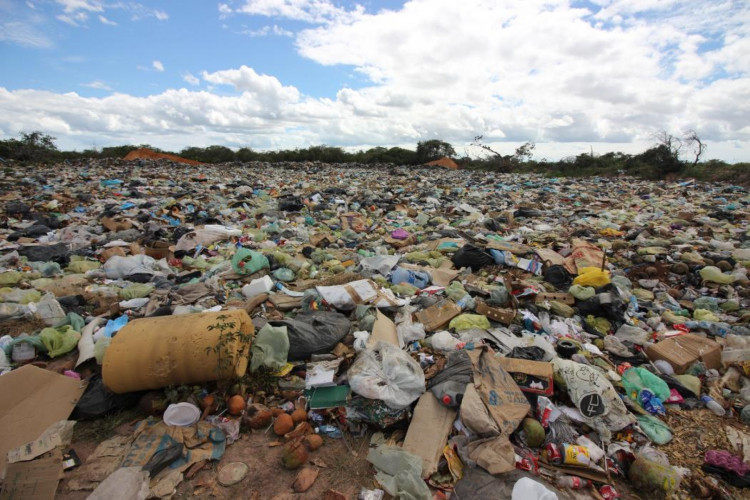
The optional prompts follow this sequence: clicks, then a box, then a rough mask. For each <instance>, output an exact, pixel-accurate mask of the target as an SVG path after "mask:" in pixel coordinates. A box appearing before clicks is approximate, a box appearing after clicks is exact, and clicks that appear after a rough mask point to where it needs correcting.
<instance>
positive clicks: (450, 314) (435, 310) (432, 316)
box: [415, 300, 461, 332]
mask: <svg viewBox="0 0 750 500" xmlns="http://www.w3.org/2000/svg"><path fill="white" fill-rule="evenodd" d="M459 314H461V306H459V305H458V304H456V303H455V302H453V301H452V300H444V301H443V302H439V303H437V304H435V305H433V306H430V307H428V308H427V309H424V310H422V311H419V312H418V313H416V314H415V316H416V317H417V321H419V322H420V323H422V324H423V325H424V331H426V332H435V331H437V330H440V329H441V328H444V327H445V326H447V325H448V323H450V320H452V319H453V318H455V317H456V316H458V315H459Z"/></svg>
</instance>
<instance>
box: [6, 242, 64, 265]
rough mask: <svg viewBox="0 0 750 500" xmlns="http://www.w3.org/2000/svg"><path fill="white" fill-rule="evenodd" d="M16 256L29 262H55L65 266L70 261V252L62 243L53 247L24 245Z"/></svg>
mask: <svg viewBox="0 0 750 500" xmlns="http://www.w3.org/2000/svg"><path fill="white" fill-rule="evenodd" d="M18 254H19V255H21V256H23V257H26V258H27V259H29V261H30V262H49V261H52V262H57V263H58V264H60V265H61V266H67V265H68V262H69V261H70V250H68V246H67V245H66V244H64V243H57V244H55V245H25V246H22V247H21V248H19V249H18Z"/></svg>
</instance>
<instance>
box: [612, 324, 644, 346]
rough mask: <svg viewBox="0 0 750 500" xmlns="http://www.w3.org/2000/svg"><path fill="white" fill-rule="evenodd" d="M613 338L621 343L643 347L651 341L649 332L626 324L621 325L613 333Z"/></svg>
mask: <svg viewBox="0 0 750 500" xmlns="http://www.w3.org/2000/svg"><path fill="white" fill-rule="evenodd" d="M615 337H617V338H618V339H620V340H621V341H627V342H632V343H633V344H638V345H645V344H646V343H647V342H649V341H651V334H650V333H649V332H647V331H646V330H644V329H643V328H638V327H637V326H631V325H628V324H623V325H622V326H621V327H620V328H618V329H617V331H616V332H615Z"/></svg>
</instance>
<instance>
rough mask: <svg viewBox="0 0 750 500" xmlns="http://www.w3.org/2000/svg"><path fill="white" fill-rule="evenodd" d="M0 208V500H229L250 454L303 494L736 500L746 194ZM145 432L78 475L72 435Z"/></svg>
mask: <svg viewBox="0 0 750 500" xmlns="http://www.w3.org/2000/svg"><path fill="white" fill-rule="evenodd" d="M0 182H1V183H2V185H3V186H2V187H3V189H2V190H0V192H2V193H4V194H3V195H1V196H0V203H2V204H3V206H4V214H5V218H4V220H3V225H2V228H0V331H2V332H4V333H5V335H3V336H2V337H1V338H0V347H1V349H0V370H2V372H3V375H2V376H0V388H1V390H2V394H3V395H4V397H3V401H2V402H1V403H0V415H2V418H3V424H4V425H2V426H0V475H2V477H3V478H4V480H3V488H4V490H5V491H13V492H15V493H16V494H21V495H23V493H24V492H29V491H32V489H33V491H36V492H42V493H39V494H40V495H42V496H44V495H45V494H46V495H47V497H49V498H52V497H53V496H54V494H55V491H56V490H57V488H58V481H59V478H60V475H61V474H60V473H61V471H62V470H65V473H64V477H65V488H67V489H68V490H75V491H90V492H91V497H89V498H105V497H108V496H112V494H118V495H124V496H118V497H121V498H125V497H127V498H147V497H149V496H150V497H169V496H171V495H173V494H174V492H175V491H176V488H177V487H178V485H179V484H180V483H181V482H182V481H184V480H185V477H188V478H190V477H192V476H193V475H195V473H196V472H197V471H198V470H200V469H201V468H202V467H205V466H206V464H207V463H211V462H217V461H218V462H219V464H220V466H219V468H218V471H217V474H218V478H219V479H218V481H219V483H220V484H222V485H224V486H227V487H229V486H231V485H233V484H238V483H239V482H240V481H242V480H243V478H244V477H245V475H246V474H247V473H248V467H247V465H246V464H243V463H241V462H232V463H228V464H225V463H223V462H221V458H222V456H223V455H224V453H225V452H226V450H227V448H228V447H230V446H242V441H239V442H238V440H239V439H241V436H242V435H243V434H247V433H254V432H260V433H266V434H267V435H268V438H269V441H270V440H275V441H274V442H273V443H271V444H275V445H278V446H281V447H283V451H282V455H281V456H282V459H281V460H280V463H269V464H267V466H268V467H269V468H275V467H277V468H280V469H281V468H284V469H295V470H296V469H299V470H300V472H299V474H298V476H297V479H296V480H295V482H294V485H293V490H294V491H295V492H304V491H306V490H307V489H308V488H310V486H311V485H312V483H313V482H314V481H315V480H316V478H317V475H318V468H317V467H316V466H315V460H314V457H315V454H316V453H318V452H317V451H316V450H318V449H319V448H320V447H321V446H323V447H325V446H326V443H327V442H328V441H330V440H334V441H335V440H340V439H346V436H359V437H362V436H372V439H371V440H370V444H371V446H370V450H369V453H368V454H367V460H368V461H369V462H370V463H371V464H372V470H373V476H372V478H371V481H369V483H368V485H367V486H366V487H363V488H362V489H361V491H360V492H359V497H360V498H366V499H377V498H384V495H386V494H387V495H390V496H392V497H398V498H413V499H430V498H446V497H447V496H448V495H450V497H451V498H458V499H464V498H467V499H468V498H471V499H477V498H514V499H515V498H518V499H520V498H523V499H528V498H545V499H551V498H573V496H572V495H573V494H572V493H571V490H579V491H578V493H577V494H578V495H584V496H588V495H593V496H594V497H596V498H607V499H613V498H624V497H626V496H627V495H628V493H629V492H631V491H633V492H638V491H640V492H642V493H643V494H654V492H656V493H657V494H662V495H669V494H678V493H679V494H682V495H690V496H692V497H694V498H704V497H705V498H708V497H712V496H714V497H722V495H725V496H724V497H722V498H726V497H727V495H728V497H731V496H732V495H733V494H735V493H736V492H737V491H739V490H738V488H744V487H746V486H748V485H750V474H749V472H750V430H748V429H747V427H746V426H747V425H749V424H750V324H749V323H750V282H749V281H748V277H747V271H748V269H749V268H750V227H748V215H749V214H750V207H749V205H750V195H748V192H747V191H746V190H744V189H743V188H741V187H738V186H732V185H726V184H708V183H695V182H691V181H687V182H660V183H651V182H645V181H639V180H635V179H632V178H622V179H618V180H612V179H602V178H589V179H575V180H570V179H555V178H543V177H539V176H533V175H502V174H492V175H488V174H487V173H484V172H482V173H475V172H466V171H459V170H449V169H415V168H411V167H410V168H406V167H391V168H388V169H380V170H373V169H367V168H361V167H359V166H357V165H348V166H346V167H342V166H331V165H325V164H320V163H300V164H275V165H270V164H265V163H252V164H244V165H235V164H226V165H216V166H208V165H199V166H186V165H182V164H177V163H174V162H171V161H165V160H152V159H140V160H138V161H136V162H123V161H114V160H103V161H95V160H92V161H88V162H81V163H78V164H75V165H58V166H57V168H54V169H47V168H34V167H29V168H28V169H25V170H20V169H19V170H18V171H16V172H10V171H8V170H6V171H5V173H4V177H3V178H2V179H1V180H0ZM136 406H137V407H138V408H140V409H141V410H142V411H143V412H144V418H142V419H141V420H140V421H139V422H138V423H137V424H136V426H135V430H134V432H133V433H132V435H127V436H123V435H117V436H115V437H113V438H111V439H108V440H106V441H103V442H102V443H100V444H99V446H98V447H97V449H96V451H95V452H94V453H93V454H91V455H90V456H89V457H88V458H87V460H85V461H84V462H83V463H80V462H81V461H80V460H77V459H76V456H75V443H73V444H72V445H71V444H70V442H71V435H72V430H73V427H74V425H75V421H77V420H91V419H99V418H104V417H105V416H107V415H111V414H113V413H115V412H119V411H122V410H124V409H127V408H133V407H136ZM146 414H147V415H146ZM696 416H697V417H696ZM685 421H691V422H702V424H703V427H702V428H700V429H699V432H698V433H688V435H689V436H692V437H686V435H683V432H682V430H681V429H678V428H676V427H678V426H680V425H682V424H681V422H685ZM678 430H680V433H679V434H678V433H677V431H678ZM388 435H390V436H391V439H386V438H385V436H388ZM701 435H703V437H701ZM710 436H714V438H711V437H710ZM686 440H689V441H686ZM712 443H713V444H716V443H719V444H716V446H713V447H712V446H711V444H712ZM686 452H687V453H688V454H689V455H690V456H689V457H682V456H681V453H683V454H684V453H686ZM683 458H684V459H685V460H684V461H683V460H682V459H683ZM29 478H37V479H34V480H32V479H29ZM45 492H46V493H45ZM441 492H442V493H441ZM618 492H620V493H618ZM50 493H51V495H52V496H49V494H50ZM326 495H327V496H326V497H327V498H340V497H341V494H340V493H339V494H338V495H339V496H336V495H337V494H336V492H333V491H331V492H327V493H326ZM436 495H437V496H436ZM440 495H443V496H440ZM40 498H41V497H40Z"/></svg>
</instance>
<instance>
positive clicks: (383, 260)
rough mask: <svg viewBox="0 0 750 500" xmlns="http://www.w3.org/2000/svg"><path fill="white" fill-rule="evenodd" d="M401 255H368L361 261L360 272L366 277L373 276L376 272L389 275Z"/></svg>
mask: <svg viewBox="0 0 750 500" xmlns="http://www.w3.org/2000/svg"><path fill="white" fill-rule="evenodd" d="M399 259H400V256H398V255H376V256H374V257H366V258H364V259H362V260H361V261H360V262H359V265H360V267H361V269H362V272H361V273H360V274H361V275H362V276H364V277H365V278H372V276H373V275H374V274H382V275H383V276H387V275H388V273H390V272H391V269H393V268H394V267H395V266H396V264H398V261H399Z"/></svg>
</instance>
